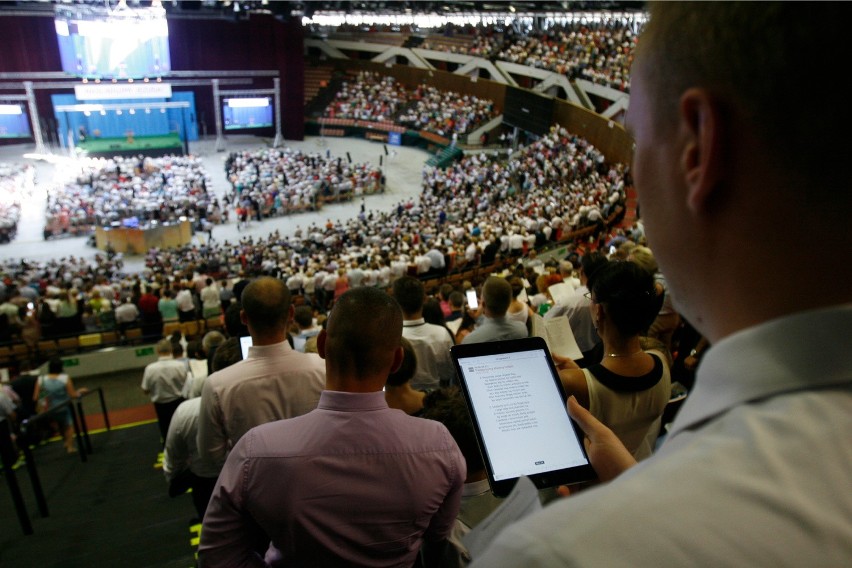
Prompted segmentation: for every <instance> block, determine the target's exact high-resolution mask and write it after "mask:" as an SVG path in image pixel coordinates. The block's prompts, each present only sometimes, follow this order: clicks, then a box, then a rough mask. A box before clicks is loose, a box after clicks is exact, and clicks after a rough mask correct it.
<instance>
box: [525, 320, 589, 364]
mask: <svg viewBox="0 0 852 568" xmlns="http://www.w3.org/2000/svg"><path fill="white" fill-rule="evenodd" d="M532 334H533V335H534V336H535V337H541V338H542V339H544V342H545V343H547V348H548V349H549V350H550V352H551V353H552V354H554V355H559V356H560V357H570V358H571V359H574V360H576V359H581V358H582V357H583V352H582V351H580V347H579V346H578V345H577V340H576V339H574V332H573V331H571V324H569V323H568V318H566V317H565V316H558V317H555V318H549V319H545V318H543V317H541V316H540V315H538V314H533V321H532Z"/></svg>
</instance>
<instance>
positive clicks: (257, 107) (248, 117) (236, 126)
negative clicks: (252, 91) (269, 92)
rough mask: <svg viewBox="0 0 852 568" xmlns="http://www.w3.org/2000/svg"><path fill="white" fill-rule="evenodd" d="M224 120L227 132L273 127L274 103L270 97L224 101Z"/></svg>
mask: <svg viewBox="0 0 852 568" xmlns="http://www.w3.org/2000/svg"><path fill="white" fill-rule="evenodd" d="M222 119H223V120H224V122H225V130H241V129H243V128H269V127H271V126H272V101H271V100H270V98H269V97H255V98H240V99H224V100H223V101H222Z"/></svg>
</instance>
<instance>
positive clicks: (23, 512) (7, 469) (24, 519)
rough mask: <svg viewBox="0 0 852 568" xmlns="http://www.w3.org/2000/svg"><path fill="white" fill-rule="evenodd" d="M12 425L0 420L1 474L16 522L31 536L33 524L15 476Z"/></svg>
mask: <svg viewBox="0 0 852 568" xmlns="http://www.w3.org/2000/svg"><path fill="white" fill-rule="evenodd" d="M11 428H12V425H11V424H10V423H9V421H8V420H6V419H5V418H3V419H0V462H2V463H3V473H4V475H5V476H6V483H7V484H8V485H9V491H10V492H11V494H12V502H13V503H14V504H15V512H17V514H18V521H19V522H20V523H21V530H23V531H24V534H25V535H30V534H33V524H32V523H31V522H30V515H29V513H27V506H26V504H25V503H24V497H23V496H22V495H21V487H20V486H19V485H18V478H17V477H16V476H15V470H14V469H13V467H14V466H15V458H14V456H15V455H16V453H15V445H14V444H13V443H12V432H11Z"/></svg>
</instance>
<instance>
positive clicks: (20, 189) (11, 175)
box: [0, 163, 35, 244]
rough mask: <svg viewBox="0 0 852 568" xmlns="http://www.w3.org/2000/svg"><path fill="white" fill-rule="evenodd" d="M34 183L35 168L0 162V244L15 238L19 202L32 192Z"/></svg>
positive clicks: (18, 217)
mask: <svg viewBox="0 0 852 568" xmlns="http://www.w3.org/2000/svg"><path fill="white" fill-rule="evenodd" d="M34 184H35V168H33V167H32V166H31V165H29V164H24V165H21V164H6V163H0V244H3V243H8V242H11V241H12V240H13V239H14V238H15V235H16V234H17V232H18V221H19V220H20V219H21V202H22V201H25V200H26V199H27V198H28V197H29V196H30V195H31V194H32V188H33V186H34Z"/></svg>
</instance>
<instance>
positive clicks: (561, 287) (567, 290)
mask: <svg viewBox="0 0 852 568" xmlns="http://www.w3.org/2000/svg"><path fill="white" fill-rule="evenodd" d="M547 291H548V293H549V294H550V297H551V298H553V303H554V304H562V305H565V304H567V303H568V302H569V301H570V299H571V296H573V295H574V288H573V287H572V286H571V285H570V284H566V283H565V282H557V283H556V284H552V285H551V286H550V287H549V288H548V289H547Z"/></svg>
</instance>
